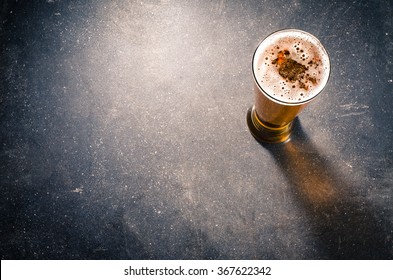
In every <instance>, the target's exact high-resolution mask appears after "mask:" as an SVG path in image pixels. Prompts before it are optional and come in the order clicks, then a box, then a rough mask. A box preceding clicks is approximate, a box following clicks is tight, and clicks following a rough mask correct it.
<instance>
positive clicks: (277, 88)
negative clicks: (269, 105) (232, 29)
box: [253, 29, 330, 105]
mask: <svg viewBox="0 0 393 280" xmlns="http://www.w3.org/2000/svg"><path fill="white" fill-rule="evenodd" d="M253 74H254V78H255V81H256V82H257V84H258V86H259V87H260V88H261V89H262V90H263V91H264V92H265V93H266V94H267V95H268V97H270V98H271V99H273V100H275V101H278V102H282V103H285V104H294V105H295V104H301V103H305V102H308V101H310V100H311V99H312V98H314V97H315V96H316V95H318V93H320V92H321V91H322V90H323V88H324V87H325V85H326V83H327V81H328V79H329V74H330V61H329V56H328V54H327V52H326V50H325V49H324V47H323V46H322V44H321V43H320V42H319V40H318V39H317V38H315V37H314V36H313V35H311V34H309V33H307V32H304V31H301V30H295V29H287V30H282V31H278V32H275V33H272V34H271V35H269V36H268V37H267V38H265V39H264V40H263V41H262V42H261V44H260V45H259V46H258V48H257V49H256V51H255V53H254V57H253Z"/></svg>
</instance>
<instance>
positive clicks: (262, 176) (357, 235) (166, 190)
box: [0, 0, 393, 259]
mask: <svg viewBox="0 0 393 280" xmlns="http://www.w3.org/2000/svg"><path fill="white" fill-rule="evenodd" d="M0 12H1V13H0V19H1V21H0V94H1V95H0V130H1V135H0V137H1V138H0V144H1V146H0V238H1V242H0V256H1V259H392V256H393V201H392V196H393V141H392V137H393V112H392V103H393V3H392V2H391V1H390V0H381V1H316V0H314V1H306V0H305V1H300V0H298V1H297V0H293V1H291V0H286V1H281V0H279V1H267V0H266V1H223V0H221V1H176V0H162V1H158V0H157V1H145V0H141V1H120V0H113V1H88V0H86V1H82V0H81V1H62V0H51V1H49V0H46V1H45V0H42V1H2V4H0ZM283 28H299V29H303V30H305V31H308V32H310V33H312V34H314V35H315V36H317V37H318V38H319V39H320V40H321V42H322V43H323V45H324V46H325V47H326V49H327V51H328V52H329V55H330V58H331V64H332V74H331V77H330V81H329V84H328V86H327V88H326V90H325V91H324V92H323V93H322V94H321V95H320V96H319V97H318V98H317V100H315V101H314V102H313V103H311V104H310V105H309V106H308V107H307V108H306V110H305V111H304V112H302V114H301V115H300V117H299V119H298V120H297V121H296V128H295V131H294V135H293V137H292V140H291V141H290V142H289V143H286V144H284V145H260V144H258V143H257V142H256V141H255V140H254V139H253V138H252V136H251V134H250V133H249V131H248V128H247V124H246V112H247V109H248V108H249V107H250V106H251V105H252V104H253V101H254V95H253V81H252V74H251V58H252V54H253V52H254V49H255V48H256V46H257V45H258V43H259V42H260V40H262V39H263V38H264V37H265V36H267V35H268V34H269V33H271V32H273V31H276V30H278V29H283Z"/></svg>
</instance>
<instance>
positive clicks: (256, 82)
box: [251, 28, 331, 106]
mask: <svg viewBox="0 0 393 280" xmlns="http://www.w3.org/2000/svg"><path fill="white" fill-rule="evenodd" d="M282 32H298V33H303V34H306V35H307V36H310V37H311V38H312V39H313V40H315V41H316V42H317V43H318V44H319V45H320V47H321V48H322V50H323V51H324V52H325V53H326V55H327V61H328V64H329V72H328V75H327V78H326V82H325V84H324V85H323V87H322V88H321V89H320V90H319V91H318V92H317V93H316V94H314V95H312V96H311V97H309V98H307V99H305V100H303V101H294V102H285V101H283V100H280V99H278V98H276V97H274V96H272V95H270V94H269V93H267V92H266V91H265V90H264V89H263V87H262V85H261V84H260V83H259V82H258V79H257V77H256V74H255V70H254V69H255V68H254V62H255V56H256V54H257V51H258V49H259V47H260V46H261V44H262V43H263V42H264V41H265V40H266V39H267V38H269V37H270V36H272V35H274V34H276V33H282ZM251 64H252V65H251V67H252V74H253V78H254V82H255V84H256V85H257V87H258V89H259V90H260V91H261V92H262V93H263V94H264V95H265V96H266V97H267V98H269V99H271V100H272V101H273V102H275V103H278V104H282V105H287V106H298V105H303V104H306V103H309V102H310V101H311V100H313V99H314V98H315V97H317V96H318V95H319V94H320V93H321V92H322V91H323V90H324V89H325V88H326V85H327V84H328V82H329V79H330V73H331V64H330V57H329V53H328V52H327V50H326V49H325V47H324V46H323V45H322V43H321V42H320V41H319V39H318V38H317V37H315V36H314V35H312V34H311V33H309V32H306V31H303V30H300V29H295V28H287V29H280V30H277V31H274V32H272V33H270V34H269V35H267V36H266V37H265V38H263V39H262V40H261V41H260V42H259V43H258V45H257V47H256V48H255V51H254V54H253V56H252V63H251Z"/></svg>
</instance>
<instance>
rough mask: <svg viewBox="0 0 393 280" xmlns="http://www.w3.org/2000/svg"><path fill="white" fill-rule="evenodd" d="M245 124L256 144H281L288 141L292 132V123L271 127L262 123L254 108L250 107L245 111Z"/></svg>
mask: <svg viewBox="0 0 393 280" xmlns="http://www.w3.org/2000/svg"><path fill="white" fill-rule="evenodd" d="M247 124H248V128H249V129H250V132H251V134H252V136H254V138H255V139H256V140H257V141H258V142H264V143H283V142H287V141H289V140H290V136H291V132H292V130H293V121H292V122H290V123H289V124H287V125H285V126H283V127H272V126H269V125H267V124H266V123H264V122H262V121H261V120H260V119H259V118H258V115H257V113H256V111H255V107H254V106H253V107H251V108H250V109H248V111H247Z"/></svg>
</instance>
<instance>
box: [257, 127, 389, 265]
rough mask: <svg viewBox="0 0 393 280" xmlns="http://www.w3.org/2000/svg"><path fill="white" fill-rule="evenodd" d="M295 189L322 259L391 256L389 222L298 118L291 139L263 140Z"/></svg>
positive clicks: (386, 257) (264, 145)
mask: <svg viewBox="0 0 393 280" xmlns="http://www.w3.org/2000/svg"><path fill="white" fill-rule="evenodd" d="M262 146H263V147H265V148H266V149H267V150H268V151H269V152H270V153H271V154H272V155H273V157H274V159H275V161H276V162H277V165H278V166H279V167H280V168H281V170H282V172H283V173H284V174H285V176H286V179H287V180H288V182H289V184H290V185H291V187H292V190H293V193H292V195H293V199H295V200H296V201H297V202H298V203H299V205H300V207H301V208H302V209H301V211H304V215H305V216H304V218H305V223H307V224H309V225H310V228H311V235H312V236H314V238H315V239H316V244H315V245H316V247H317V248H315V249H316V250H317V251H318V253H317V256H318V258H321V259H392V256H393V244H392V241H393V240H392V237H391V230H392V229H390V228H389V227H391V226H389V223H388V222H387V221H386V220H384V218H383V217H381V215H379V214H378V209H376V208H375V207H374V206H372V205H370V204H369V203H368V202H367V201H366V200H365V199H364V198H362V196H360V195H359V194H357V193H356V192H355V189H354V188H355V187H356V186H355V183H354V182H351V179H350V178H348V176H346V175H345V174H342V173H341V172H340V171H339V167H337V166H335V164H334V162H332V161H331V160H329V159H328V158H327V157H325V156H324V155H323V154H322V153H321V152H320V151H319V150H318V148H317V147H316V146H315V145H313V143H312V141H311V140H310V139H309V138H308V136H307V135H306V134H305V133H304V131H303V130H302V127H301V125H300V122H299V120H296V124H295V131H294V133H293V136H292V140H291V141H289V142H287V143H284V144H280V145H274V144H273V145H272V144H262Z"/></svg>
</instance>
